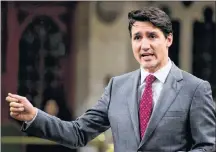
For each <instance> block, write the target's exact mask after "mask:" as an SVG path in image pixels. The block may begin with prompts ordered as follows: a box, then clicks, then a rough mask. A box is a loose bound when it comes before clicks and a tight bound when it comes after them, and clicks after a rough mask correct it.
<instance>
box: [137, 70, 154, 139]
mask: <svg viewBox="0 0 216 152" xmlns="http://www.w3.org/2000/svg"><path fill="white" fill-rule="evenodd" d="M154 80H155V76H153V75H151V74H149V75H148V76H147V77H146V80H145V82H146V85H145V90H144V92H143V94H142V98H141V101H140V105H139V123H140V136H141V139H142V137H143V135H144V133H145V130H146V128H147V125H148V122H149V119H150V116H151V112H152V103H153V96H152V83H153V82H154Z"/></svg>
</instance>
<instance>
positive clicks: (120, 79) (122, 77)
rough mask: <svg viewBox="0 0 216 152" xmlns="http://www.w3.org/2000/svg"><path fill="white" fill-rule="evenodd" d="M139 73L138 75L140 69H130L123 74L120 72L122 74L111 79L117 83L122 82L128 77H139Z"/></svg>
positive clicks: (128, 78)
mask: <svg viewBox="0 0 216 152" xmlns="http://www.w3.org/2000/svg"><path fill="white" fill-rule="evenodd" d="M139 75H140V69H137V70H135V71H131V72H128V73H125V74H122V75H118V76H115V77H113V78H112V79H113V81H114V82H115V83H117V84H118V83H121V82H122V83H123V82H125V81H128V80H130V79H133V78H135V77H139Z"/></svg>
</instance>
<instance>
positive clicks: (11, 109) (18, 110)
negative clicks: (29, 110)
mask: <svg viewBox="0 0 216 152" xmlns="http://www.w3.org/2000/svg"><path fill="white" fill-rule="evenodd" d="M10 111H11V112H23V111H24V107H21V108H14V107H10Z"/></svg>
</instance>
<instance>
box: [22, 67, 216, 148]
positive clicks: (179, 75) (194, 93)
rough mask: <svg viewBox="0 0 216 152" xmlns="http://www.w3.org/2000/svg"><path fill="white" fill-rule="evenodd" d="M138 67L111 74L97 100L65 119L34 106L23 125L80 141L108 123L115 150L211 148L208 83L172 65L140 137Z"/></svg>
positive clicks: (71, 143)
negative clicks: (31, 118) (33, 115)
mask: <svg viewBox="0 0 216 152" xmlns="http://www.w3.org/2000/svg"><path fill="white" fill-rule="evenodd" d="M139 81H140V70H136V71H134V72H130V73H127V74H124V75H121V76H117V77H113V78H112V79H111V80H110V82H109V84H108V86H107V87H106V88H105V91H104V93H103V95H102V96H101V98H100V99H99V100H98V102H97V103H96V105H95V106H94V107H92V108H91V109H89V110H87V111H86V112H85V113H84V114H83V115H82V116H80V117H79V118H78V119H76V120H75V121H71V122H67V121H62V120H60V119H59V118H56V117H54V116H51V115H48V114H46V113H45V112H43V111H41V110H39V111H38V115H37V117H36V119H35V120H34V122H33V123H32V124H31V125H30V127H28V128H27V129H26V128H24V127H22V130H23V131H25V132H27V133H28V134H29V135H33V136H37V137H40V138H45V139H49V140H52V141H56V142H58V143H60V144H62V145H64V146H67V147H71V148H76V147H80V146H84V145H86V144H87V143H88V141H90V140H92V139H93V138H95V137H96V136H98V135H99V134H100V133H102V132H104V131H105V130H107V129H108V128H110V127H111V130H112V134H113V142H114V149H115V152H137V151H139V152H176V151H191V152H192V151H193V152H201V151H203V152H204V151H209V152H210V151H214V150H215V140H216V139H215V138H216V137H215V136H216V110H215V103H214V102H213V99H212V92H211V87H210V84H209V83H208V82H207V81H203V80H201V79H199V78H196V77H195V76H193V75H191V74H189V73H187V72H184V71H182V70H180V69H179V68H177V67H176V66H175V65H174V64H173V65H172V68H171V71H170V73H169V75H168V77H167V79H166V81H165V84H164V87H163V90H162V92H161V96H160V98H159V100H158V103H157V105H156V107H155V110H154V112H153V113H152V116H151V119H150V122H149V125H148V127H147V130H146V133H145V135H144V137H143V139H140V135H139V122H138V98H137V96H138V94H137V93H138V85H139Z"/></svg>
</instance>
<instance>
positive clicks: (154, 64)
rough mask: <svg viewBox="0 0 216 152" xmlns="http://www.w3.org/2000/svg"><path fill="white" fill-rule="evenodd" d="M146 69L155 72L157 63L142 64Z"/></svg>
mask: <svg viewBox="0 0 216 152" xmlns="http://www.w3.org/2000/svg"><path fill="white" fill-rule="evenodd" d="M141 65H142V67H143V68H144V69H148V70H153V69H155V68H156V67H157V63H151V64H150V63H148V64H146V63H145V64H141Z"/></svg>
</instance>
